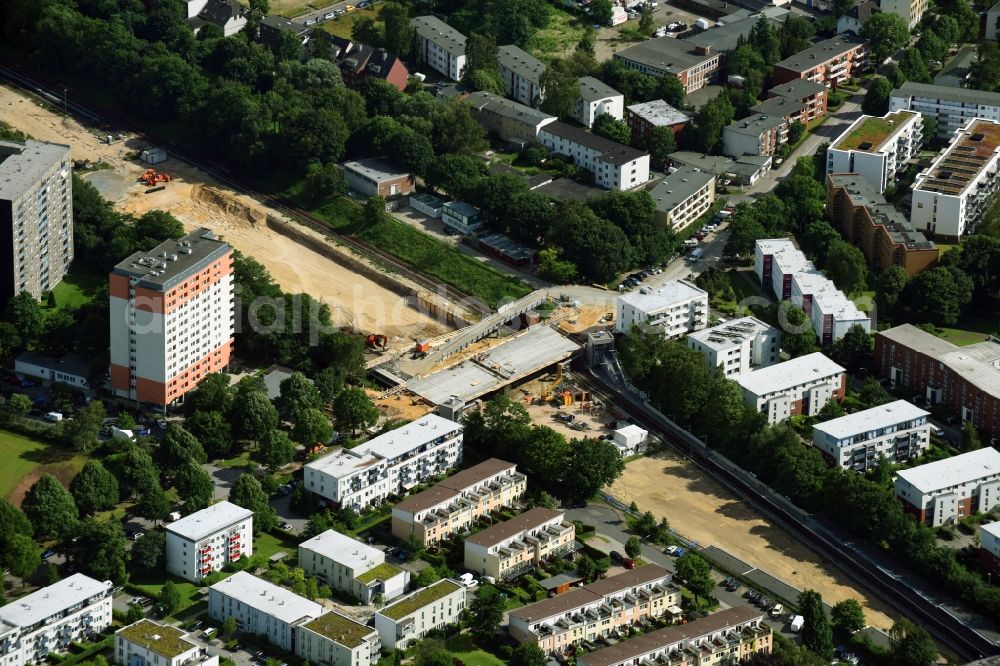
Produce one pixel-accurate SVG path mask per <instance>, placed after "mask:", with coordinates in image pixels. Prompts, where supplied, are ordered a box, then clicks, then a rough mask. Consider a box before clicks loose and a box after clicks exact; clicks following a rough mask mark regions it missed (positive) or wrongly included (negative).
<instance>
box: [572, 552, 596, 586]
mask: <svg viewBox="0 0 1000 666" xmlns="http://www.w3.org/2000/svg"><path fill="white" fill-rule="evenodd" d="M576 573H577V575H579V576H580V577H581V578H583V580H584V582H588V583H589V582H590V581H592V580H594V578H595V577H596V576H597V565H596V564H595V563H594V560H593V559H591V558H590V556H589V555H581V556H580V557H578V558H576Z"/></svg>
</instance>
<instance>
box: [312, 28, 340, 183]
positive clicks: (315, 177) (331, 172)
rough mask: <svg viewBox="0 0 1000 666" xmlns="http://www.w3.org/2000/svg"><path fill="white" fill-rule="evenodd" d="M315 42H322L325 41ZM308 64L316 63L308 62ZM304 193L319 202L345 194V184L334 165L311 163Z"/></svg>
mask: <svg viewBox="0 0 1000 666" xmlns="http://www.w3.org/2000/svg"><path fill="white" fill-rule="evenodd" d="M317 41H318V42H323V41H325V40H322V39H320V40H317ZM309 62H310V63H313V62H317V61H316V60H310V61H309ZM305 191H306V195H307V196H308V197H309V198H310V199H311V200H313V201H319V200H321V199H324V198H326V197H332V196H335V195H341V194H346V193H347V183H345V182H344V179H343V178H342V177H341V175H340V170H339V169H338V168H337V165H336V164H335V163H333V162H330V163H328V164H323V163H322V162H312V163H311V164H310V165H309V166H308V167H306V182H305Z"/></svg>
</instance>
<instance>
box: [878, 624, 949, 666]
mask: <svg viewBox="0 0 1000 666" xmlns="http://www.w3.org/2000/svg"><path fill="white" fill-rule="evenodd" d="M889 641H890V647H889V662H890V663H891V664H893V666H931V665H932V664H935V663H937V657H938V651H937V647H935V645H934V639H933V638H931V636H930V634H928V633H927V631H926V630H925V629H924V628H923V627H920V626H919V625H916V624H914V623H912V622H910V621H909V620H907V619H906V618H899V619H898V620H896V622H895V623H894V624H893V625H892V629H891V630H890V631H889Z"/></svg>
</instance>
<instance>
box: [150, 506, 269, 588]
mask: <svg viewBox="0 0 1000 666" xmlns="http://www.w3.org/2000/svg"><path fill="white" fill-rule="evenodd" d="M165 529H166V532H167V571H169V572H170V573H172V574H174V575H176V576H180V577H181V578H185V579H187V580H189V581H191V582H193V583H197V582H198V581H200V580H201V579H202V578H204V577H205V576H207V575H209V574H211V573H212V572H214V571H222V568H223V567H225V566H226V565H227V564H229V563H230V562H236V561H237V560H239V559H241V558H243V557H250V556H251V555H253V511H250V510H249V509H244V508H243V507H241V506H237V505H235V504H232V503H230V502H226V501H222V502H219V503H218V504H213V505H212V506H210V507H208V508H205V509H202V510H201V511H196V512H194V513H192V514H191V515H189V516H185V517H183V518H181V519H180V520H176V521H174V522H172V523H170V524H169V525H167V526H166V528H165Z"/></svg>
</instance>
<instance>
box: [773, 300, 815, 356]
mask: <svg viewBox="0 0 1000 666" xmlns="http://www.w3.org/2000/svg"><path fill="white" fill-rule="evenodd" d="M782 311H783V314H784V321H783V322H782V321H781V320H782V316H781V314H782ZM778 312H779V316H778V321H779V322H781V323H782V324H783V325H782V331H781V348H782V349H784V350H785V351H786V352H788V354H789V356H791V357H792V358H795V357H797V356H805V355H806V354H811V353H812V352H814V351H816V349H817V347H816V333H815V332H814V331H813V329H812V325H811V324H810V322H809V317H807V316H806V313H805V312H803V311H802V308H800V307H797V306H794V305H788V306H784V305H783V306H782V307H780V308H779V311H778Z"/></svg>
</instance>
